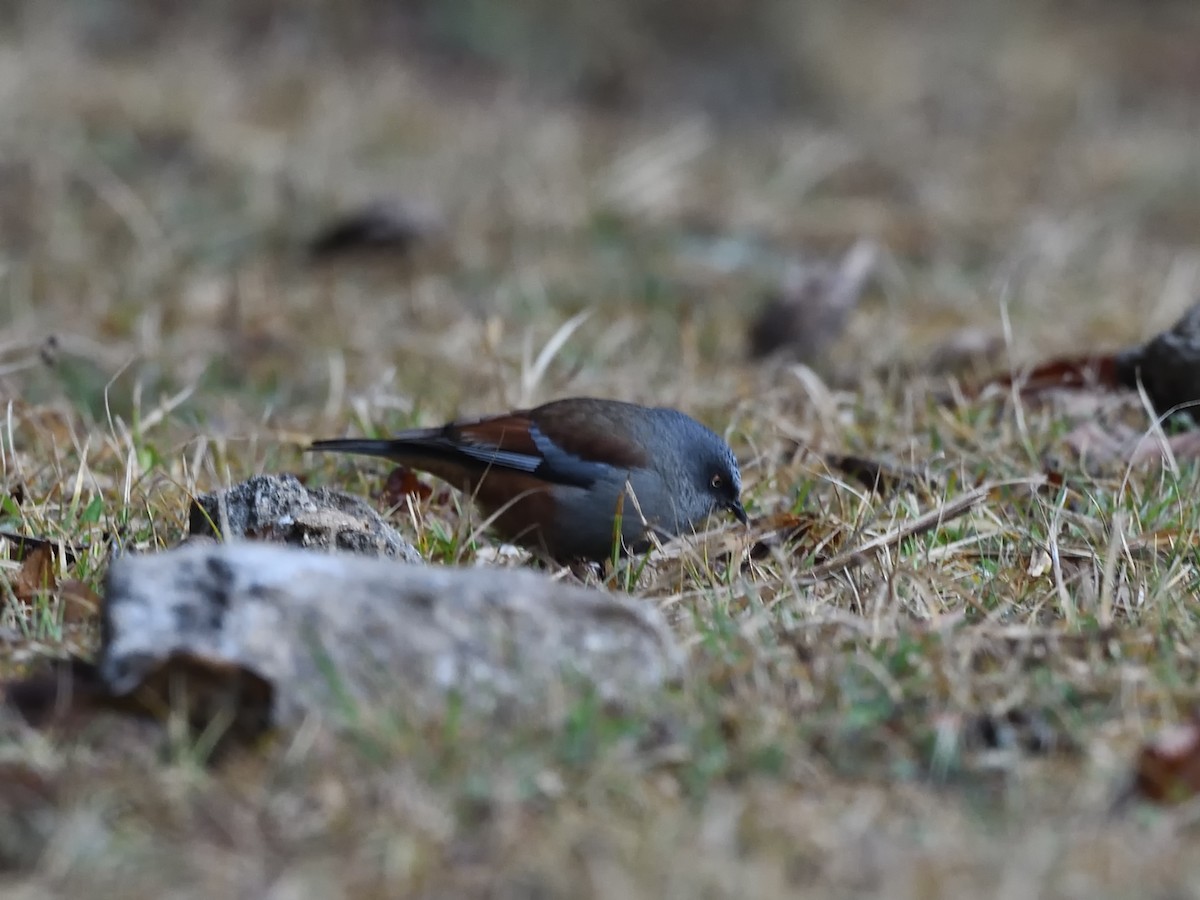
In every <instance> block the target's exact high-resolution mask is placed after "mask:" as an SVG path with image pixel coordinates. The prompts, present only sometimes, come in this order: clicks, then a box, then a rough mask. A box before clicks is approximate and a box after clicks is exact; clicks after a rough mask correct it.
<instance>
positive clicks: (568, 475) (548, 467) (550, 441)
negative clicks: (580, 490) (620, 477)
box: [441, 402, 646, 487]
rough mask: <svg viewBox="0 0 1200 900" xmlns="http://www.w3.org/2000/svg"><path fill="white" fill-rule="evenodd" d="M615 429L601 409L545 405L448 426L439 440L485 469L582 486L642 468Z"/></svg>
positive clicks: (616, 425)
mask: <svg viewBox="0 0 1200 900" xmlns="http://www.w3.org/2000/svg"><path fill="white" fill-rule="evenodd" d="M619 426H620V423H618V422H615V421H613V420H612V417H611V416H610V415H605V413H604V408H603V406H593V405H591V404H580V403H578V402H576V403H573V404H570V405H559V404H548V405H547V406H543V407H538V408H537V409H534V410H521V411H518V412H514V413H509V414H507V415H503V416H494V417H492V418H488V419H482V420H480V421H478V422H470V423H463V424H455V425H450V426H448V427H447V428H446V429H444V431H443V433H442V436H441V440H442V441H444V442H445V443H443V446H446V445H447V444H449V445H452V446H453V447H454V449H455V450H457V452H459V453H461V454H464V455H466V456H468V457H470V458H471V459H474V460H477V461H479V462H481V463H483V464H485V465H491V466H501V467H503V468H508V469H516V470H518V471H521V472H528V473H530V474H534V475H537V476H538V477H539V478H542V479H544V480H546V481H553V482H556V483H559V484H573V485H578V486H580V487H587V486H588V485H591V484H592V483H593V482H595V481H596V479H597V478H599V477H600V476H601V475H603V474H605V473H606V472H607V471H609V469H610V468H618V469H628V468H635V467H638V466H644V465H645V464H646V459H645V457H644V455H643V454H641V453H640V452H638V451H637V450H636V449H635V448H631V446H630V444H629V441H628V440H624V439H622V438H620V437H618V436H617V432H618V430H619Z"/></svg>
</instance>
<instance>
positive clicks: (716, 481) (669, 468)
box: [659, 410, 748, 525]
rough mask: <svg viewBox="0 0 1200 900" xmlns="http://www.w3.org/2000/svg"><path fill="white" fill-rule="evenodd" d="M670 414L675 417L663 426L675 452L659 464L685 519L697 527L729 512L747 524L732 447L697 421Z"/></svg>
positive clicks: (738, 470)
mask: <svg viewBox="0 0 1200 900" xmlns="http://www.w3.org/2000/svg"><path fill="white" fill-rule="evenodd" d="M670 412H672V413H674V415H673V416H672V417H671V418H670V420H669V421H668V422H666V423H664V424H666V425H667V428H666V432H667V433H668V434H669V435H670V440H669V441H668V443H669V445H670V449H671V451H672V452H671V453H669V454H668V455H667V458H661V459H660V460H659V462H660V464H661V465H662V468H663V471H662V475H663V477H664V479H665V480H666V481H667V482H668V483H669V484H671V487H672V490H673V493H674V494H675V499H676V502H677V504H678V505H679V510H680V512H681V513H682V514H683V517H684V518H686V519H687V520H688V524H690V525H698V524H700V522H702V521H703V520H704V519H705V518H707V517H708V516H710V515H715V514H717V513H721V512H730V513H733V515H734V516H736V517H737V519H738V521H740V522H742V523H743V524H745V523H746V522H747V521H748V520H747V517H746V511H745V509H743V508H742V502H741V493H742V473H741V470H740V469H739V468H738V463H737V458H736V457H735V456H734V455H733V451H732V450H731V449H730V448H729V445H728V444H726V443H725V441H724V440H722V439H721V437H720V435H718V434H716V433H715V432H713V431H711V430H710V429H708V428H705V427H704V426H703V425H701V424H700V423H699V422H697V421H696V420H695V419H693V418H690V417H689V416H685V415H684V414H683V413H678V412H675V411H674V410H670ZM681 524H682V523H681Z"/></svg>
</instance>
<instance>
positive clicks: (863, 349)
mask: <svg viewBox="0 0 1200 900" xmlns="http://www.w3.org/2000/svg"><path fill="white" fill-rule="evenodd" d="M1198 46H1200V6H1198V5H1197V4H1195V3H1192V2H1184V0H1178V2H1170V0H1059V2H1052V0H1008V2H1005V3H993V2H985V0H888V2H872V0H859V2H855V3H843V2H836V0H810V2H799V0H793V2H789V0H737V2H734V0H612V2H607V3H603V4H597V3H592V2H584V0H518V2H509V3H495V2H482V0H437V2H431V0H353V2H343V3H324V2H315V0H308V2H305V0H295V2H284V0H209V2H185V0H62V2H58V3H54V4H48V3H42V2H33V0H28V2H9V3H6V4H4V6H3V11H2V13H0V72H2V76H0V91H3V103H2V104H0V238H2V244H0V262H2V264H3V269H2V272H0V277H2V279H3V280H2V282H0V287H2V293H0V315H3V317H4V318H5V320H6V321H7V323H8V325H9V328H10V331H9V340H8V344H9V350H8V357H7V359H6V362H5V360H4V359H0V363H3V364H5V365H6V369H5V371H6V372H10V373H14V372H19V373H20V375H19V377H20V379H21V381H20V385H21V390H22V391H24V392H26V394H27V395H28V396H30V397H42V398H45V397H48V396H56V395H57V394H58V393H61V392H62V391H63V390H66V391H67V392H68V393H69V394H70V395H71V396H72V397H73V398H75V399H76V400H77V402H79V403H81V404H83V405H85V406H89V405H90V408H91V409H93V411H97V410H98V407H97V406H96V404H97V402H98V399H97V398H98V397H99V396H100V394H101V392H102V389H103V388H104V387H105V386H106V385H108V384H109V383H110V382H112V380H113V379H125V382H122V383H123V384H125V385H126V387H130V386H131V385H132V383H133V381H134V380H138V379H140V383H141V384H142V385H143V387H144V388H145V389H147V390H150V389H154V390H162V391H170V390H178V389H180V388H181V386H183V385H187V384H195V385H198V386H200V387H201V388H203V387H205V386H211V387H215V388H220V391H218V392H214V393H213V395H212V396H211V397H210V398H209V399H204V396H205V392H204V391H200V392H198V397H199V398H201V399H198V400H195V401H193V403H192V409H193V410H196V409H200V408H202V407H205V406H211V407H216V406H219V405H220V403H221V402H222V398H228V397H234V398H236V397H238V396H239V392H244V391H246V390H250V389H251V388H252V389H253V390H254V391H255V392H257V393H256V394H255V398H256V400H259V401H261V400H265V401H266V403H265V407H266V408H267V409H269V410H270V412H269V413H268V414H267V415H269V416H278V415H284V416H285V418H286V414H287V410H289V409H297V408H300V407H301V406H303V407H304V408H308V409H310V410H311V409H312V404H313V403H316V402H320V403H321V404H323V406H322V409H324V410H325V412H326V414H327V415H326V420H325V421H327V422H334V421H342V419H340V418H339V417H340V416H344V412H345V405H344V403H343V402H342V401H343V400H344V399H345V398H344V396H341V395H338V396H336V397H335V396H334V395H335V394H337V392H338V391H339V390H345V389H346V386H347V385H349V387H350V389H351V390H356V391H360V392H363V391H365V392H367V393H368V394H369V393H370V391H371V390H373V389H378V390H377V391H376V393H375V394H371V395H370V396H372V397H375V399H376V400H379V402H382V403H384V406H385V408H384V410H383V411H384V414H385V415H386V416H390V417H391V418H392V419H394V418H396V417H400V418H403V417H404V416H408V415H415V412H416V410H417V408H418V407H419V406H420V405H421V403H423V402H425V399H426V398H429V399H431V401H432V402H434V404H435V405H437V406H438V408H439V409H446V410H447V411H449V409H448V408H455V409H456V408H457V407H458V406H459V405H460V404H462V403H463V402H464V401H466V400H470V401H471V402H473V403H475V404H476V405H477V406H486V407H496V406H499V405H501V404H504V403H511V402H518V401H521V400H524V399H533V398H531V397H523V396H521V394H522V393H530V392H531V390H532V389H531V388H530V387H529V384H528V372H529V370H530V366H529V360H530V359H531V357H532V356H533V355H535V354H534V351H536V349H537V348H538V347H541V346H543V345H544V344H545V342H546V341H547V340H549V339H550V337H551V336H552V335H553V334H555V332H556V331H557V330H558V329H559V328H560V327H561V326H562V325H563V323H565V322H567V321H568V320H569V318H570V317H571V316H573V315H575V314H576V313H579V312H582V311H588V310H592V311H595V310H596V309H603V310H605V314H604V320H603V321H598V320H593V321H592V322H591V323H589V324H585V325H583V326H582V329H583V330H582V331H580V332H579V333H578V334H577V337H576V340H575V341H573V342H568V345H567V347H566V349H564V350H563V351H561V353H560V354H559V355H558V356H557V357H556V359H557V362H556V364H555V366H553V367H549V368H547V369H545V370H544V371H543V372H542V373H541V376H540V377H541V379H542V380H541V382H540V384H541V385H542V387H540V388H539V389H538V390H537V391H536V393H540V394H553V393H558V392H562V391H564V390H568V389H569V390H571V391H574V392H582V391H585V390H596V391H604V392H606V393H624V394H629V395H633V396H634V398H635V399H636V398H637V396H638V395H645V394H649V393H657V394H659V395H660V398H661V399H663V400H665V401H670V400H672V399H675V400H677V401H680V402H683V401H684V400H685V399H686V396H687V394H688V390H689V389H688V384H690V383H691V381H693V380H694V379H695V378H696V377H698V376H703V377H705V378H708V379H709V383H710V384H711V385H713V386H714V387H713V397H714V398H716V397H719V398H728V397H729V396H732V395H735V394H737V393H738V391H739V390H743V392H744V388H739V387H738V385H739V384H742V382H741V381H739V380H738V379H739V378H743V377H745V374H746V370H745V369H739V370H738V372H740V374H736V375H735V374H731V373H733V371H734V368H735V367H739V366H742V365H743V364H744V363H745V362H746V361H747V358H748V350H747V346H748V341H749V338H748V335H749V334H750V333H751V331H752V322H753V319H754V317H755V316H756V315H757V312H758V310H759V309H760V308H761V307H762V306H763V304H765V303H766V302H767V301H768V300H769V299H770V297H771V296H772V294H773V293H777V292H778V291H780V290H782V289H783V288H781V285H784V284H785V283H786V282H787V277H788V272H789V271H791V270H793V269H794V268H795V267H796V266H797V265H801V264H808V263H811V262H813V261H817V262H822V261H828V260H833V261H836V260H837V259H838V258H839V257H840V256H841V254H843V253H845V252H846V250H847V249H848V248H849V247H851V246H852V245H853V244H854V243H855V242H856V241H859V240H863V239H866V240H870V241H872V242H876V244H877V246H878V247H879V248H880V249H881V257H880V262H879V265H878V269H877V271H876V273H875V276H874V278H873V280H872V282H871V286H870V287H869V288H868V289H867V293H866V295H865V296H864V299H863V302H862V303H861V304H860V306H859V308H858V309H857V310H856V311H855V314H854V315H853V316H852V317H851V319H850V321H849V323H848V326H847V328H846V330H845V334H844V335H842V336H841V337H840V339H839V340H840V342H841V343H840V345H839V346H841V347H842V349H843V350H845V351H847V352H845V353H844V354H843V358H845V359H850V360H852V364H851V366H850V369H851V371H850V372H849V373H847V372H845V371H842V372H841V376H842V377H851V378H853V377H861V376H862V375H863V373H864V372H869V373H876V374H878V373H883V375H884V376H886V373H887V372H888V371H891V370H896V367H907V368H906V370H911V369H912V368H913V367H917V368H920V367H921V366H923V365H924V364H925V362H927V361H928V360H929V359H931V358H933V357H934V356H936V355H937V354H938V353H939V352H940V350H941V348H942V345H943V343H944V341H945V340H946V336H947V335H955V334H960V333H961V332H962V331H963V330H964V329H974V330H976V331H977V332H979V334H982V335H983V337H982V338H981V342H980V343H979V344H978V346H984V345H985V344H986V342H987V340H988V339H991V338H995V337H996V335H1000V336H1001V337H1004V338H1005V339H1006V340H1008V343H1009V350H1008V353H1009V355H1010V356H1016V357H1018V358H1019V359H1035V358H1038V357H1039V356H1043V355H1045V354H1047V353H1051V352H1065V351H1070V350H1080V349H1088V348H1092V347H1096V346H1099V345H1104V346H1110V345H1118V344H1123V343H1127V342H1131V341H1133V340H1136V339H1139V338H1142V337H1144V336H1146V335H1148V334H1149V333H1151V332H1152V331H1153V330H1155V329H1156V328H1159V327H1162V326H1164V325H1166V324H1168V323H1169V322H1170V321H1171V320H1172V319H1173V317H1174V316H1175V315H1176V314H1177V313H1178V311H1179V310H1180V309H1181V308H1182V307H1183V306H1184V305H1186V304H1187V303H1188V302H1190V301H1191V299H1192V298H1193V296H1194V294H1195V292H1196V289H1197V286H1198V285H1197V280H1198V279H1197V257H1196V254H1195V251H1196V247H1197V245H1198V243H1200V144H1197V140H1196V137H1197V133H1198V132H1197V126H1198V125H1200V121H1198V119H1200V53H1197V52H1196V48H1197V47H1198ZM364 216H365V217H366V219H365V220H364V218H363V217H364ZM372 217H374V218H372ZM347 225H349V226H350V231H349V232H345V231H344V229H345V227H347ZM339 228H342V229H343V231H342V232H338V229H339ZM355 228H358V229H359V231H358V232H355V230H354V229H355ZM372 228H374V229H375V232H379V230H380V229H382V233H383V238H382V239H381V240H380V241H378V242H377V243H378V244H379V245H380V246H383V247H386V248H387V249H386V252H384V253H373V254H372V253H370V252H368V253H367V254H366V255H365V256H364V255H363V254H359V255H357V256H355V257H354V258H353V261H352V262H349V263H347V262H346V261H345V260H346V258H347V255H346V254H344V253H343V252H342V249H343V244H346V245H347V246H349V245H355V244H361V243H362V233H361V232H362V231H363V229H366V230H367V231H370V230H371V229H372ZM347 234H349V238H348V240H343V239H345V238H346V235H347ZM322 241H324V242H325V243H322ZM330 241H332V243H330ZM339 241H340V242H341V243H339ZM367 243H370V240H368V241H367ZM330 247H332V248H333V250H332V251H330V252H328V253H326V252H325V251H326V250H329V248H330ZM317 257H319V259H316V258H317ZM326 257H329V258H331V259H334V260H335V262H336V264H335V265H326V264H325V258H326ZM368 257H369V258H368ZM381 260H382V261H383V262H382V264H381ZM316 263H320V265H317V264H316ZM51 337H52V338H53V340H52V341H51V343H50V344H49V346H47V345H46V341H47V340H48V339H49V338H51ZM968 343H969V342H968ZM572 347H575V348H576V349H574V350H573V349H571V348H572ZM34 348H36V349H37V350H38V355H37V358H36V359H35V358H34V356H33V355H32V350H33V349H34ZM47 359H49V361H50V369H52V370H53V371H49V370H47V368H46V365H47ZM623 361H624V362H625V363H626V365H625V367H624V368H623V369H622V368H621V364H622V362H623ZM830 368H831V370H837V366H836V365H831V366H830ZM844 368H845V367H844V366H843V369H844ZM614 371H624V372H625V373H626V375H627V381H624V382H619V381H614V380H613V372H614ZM522 373H524V374H522ZM831 377H834V378H835V381H836V377H835V376H833V375H831ZM521 378H526V389H519V388H513V387H511V385H513V384H519V383H521ZM722 379H726V380H725V381H722ZM379 392H383V393H379ZM664 394H665V395H666V396H662V395H664ZM385 395H386V396H385ZM380 397H383V398H384V399H383V400H380V399H379V398H380ZM434 397H436V398H437V399H433V398H434ZM388 398H390V399H388ZM239 402H242V401H239ZM371 402H375V400H372V401H371ZM690 402H699V403H702V402H703V400H702V399H697V398H692V400H691V401H690ZM710 402H711V403H713V404H717V403H721V402H724V399H720V400H718V399H712V400H711V401H710ZM388 403H390V404H391V406H387V404H388ZM260 405H263V404H260ZM239 408H244V403H243V405H242V407H239ZM281 410H282V411H283V412H282V413H281V412H280V411H281ZM210 411H211V410H210ZM360 414H361V410H360ZM303 421H306V422H307V421H308V420H307V419H304V420H303ZM389 421H391V419H389Z"/></svg>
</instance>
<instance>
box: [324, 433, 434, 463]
mask: <svg viewBox="0 0 1200 900" xmlns="http://www.w3.org/2000/svg"><path fill="white" fill-rule="evenodd" d="M412 450H413V448H412V447H411V446H406V445H405V443H404V442H403V441H390V440H371V439H369V438H337V439H334V440H331V441H313V442H312V444H311V445H310V446H309V448H308V452H309V453H355V454H357V455H359V456H380V457H383V458H384V459H393V460H395V459H403V458H404V457H405V456H407V455H409V454H410V453H412Z"/></svg>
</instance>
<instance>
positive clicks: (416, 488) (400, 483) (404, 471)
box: [377, 466, 433, 507]
mask: <svg viewBox="0 0 1200 900" xmlns="http://www.w3.org/2000/svg"><path fill="white" fill-rule="evenodd" d="M432 495H433V488H431V487H430V486H429V485H427V484H425V482H423V481H421V480H420V479H419V478H418V477H417V475H416V473H415V472H414V471H413V470H412V469H410V468H408V467H407V466H396V468H394V469H392V471H391V473H390V474H389V475H388V479H387V482H386V483H385V484H384V486H383V490H381V491H380V492H379V497H378V498H377V499H378V501H379V503H380V504H381V505H383V506H387V507H393V506H403V505H404V504H405V501H406V499H407V498H408V497H410V496H413V497H416V499H417V500H428V499H429V498H430V497H431V496H432Z"/></svg>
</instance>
